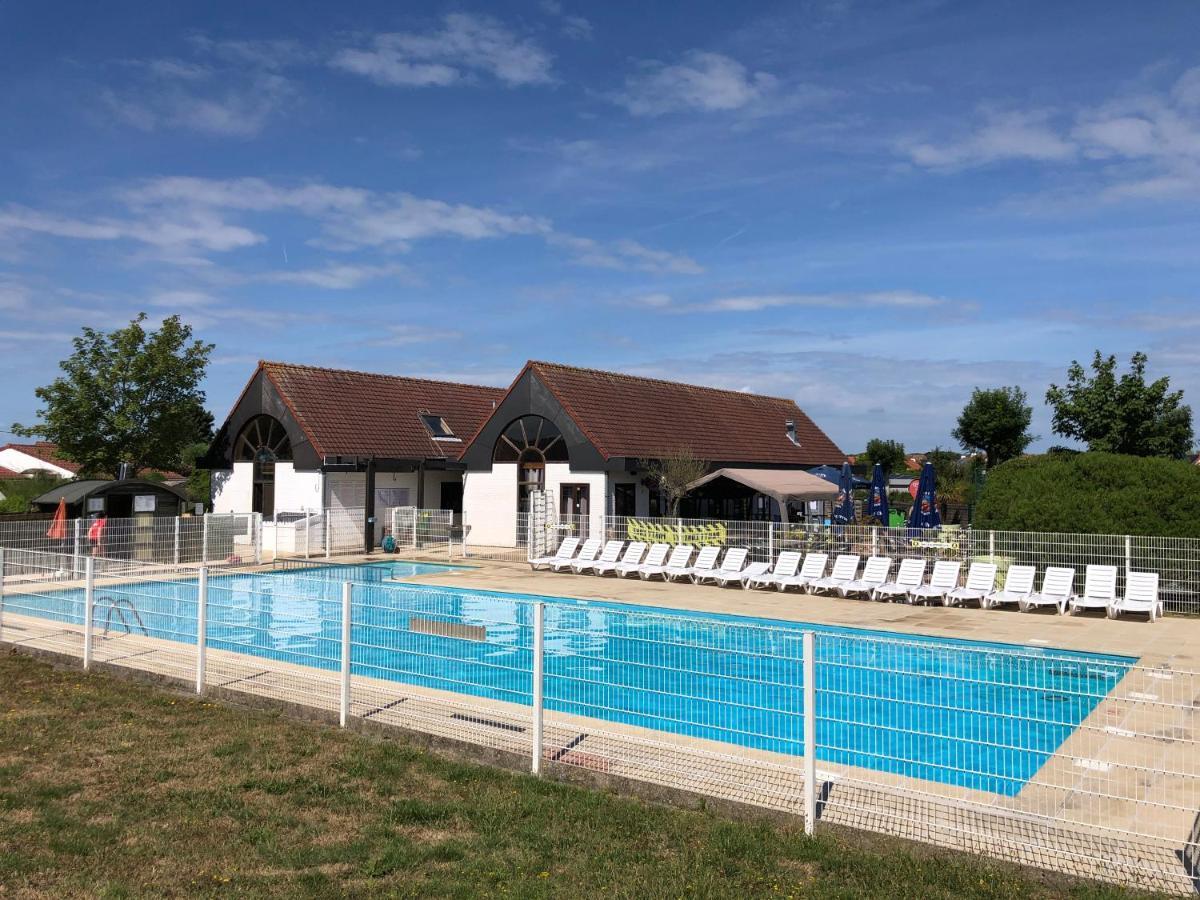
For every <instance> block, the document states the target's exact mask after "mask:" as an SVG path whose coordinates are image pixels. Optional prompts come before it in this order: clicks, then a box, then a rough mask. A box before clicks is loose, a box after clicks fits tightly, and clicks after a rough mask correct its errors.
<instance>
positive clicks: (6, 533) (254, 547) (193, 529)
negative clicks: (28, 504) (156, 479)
mask: <svg viewBox="0 0 1200 900" xmlns="http://www.w3.org/2000/svg"><path fill="white" fill-rule="evenodd" d="M53 524H54V523H53V521H52V520H51V519H17V520H12V519H2V518H0V547H10V548H13V549H21V550H37V551H40V552H43V553H49V554H65V555H68V556H75V557H80V558H82V557H84V556H89V555H95V556H99V557H103V558H105V559H109V560H127V561H132V562H140V563H153V564H158V565H180V564H184V563H193V564H196V563H205V564H208V565H222V564H225V565H229V564H232V565H239V564H243V563H255V562H260V561H261V560H262V517H261V516H260V515H258V514H257V513H228V514H227V513H208V514H206V515H203V516H182V517H176V518H167V517H151V516H146V517H142V518H130V519H116V518H109V519H106V520H105V524H104V529H103V532H102V534H101V537H100V540H99V542H95V541H92V540H91V539H89V537H88V531H89V528H90V525H91V522H90V521H88V520H85V519H70V520H67V521H66V523H65V525H64V529H65V533H64V536H63V537H61V538H59V537H52V536H51V535H52V534H53V531H52V530H51V526H52V525H53Z"/></svg>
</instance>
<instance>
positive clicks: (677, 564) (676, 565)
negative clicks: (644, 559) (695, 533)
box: [638, 544, 695, 581]
mask: <svg viewBox="0 0 1200 900" xmlns="http://www.w3.org/2000/svg"><path fill="white" fill-rule="evenodd" d="M694 549H695V548H693V547H692V545H691V544H676V545H675V548H674V549H673V550H672V551H671V555H670V557H669V558H668V559H667V562H666V564H665V565H659V566H642V567H641V568H640V569H638V574H639V575H641V576H642V580H643V581H649V580H650V579H651V578H653V577H654V576H655V575H661V576H662V577H663V580H664V581H668V580H670V578H671V573H672V572H678V571H680V570H682V569H686V568H687V565H688V562H689V561H690V560H691V558H692V553H693V552H694Z"/></svg>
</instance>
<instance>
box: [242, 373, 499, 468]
mask: <svg viewBox="0 0 1200 900" xmlns="http://www.w3.org/2000/svg"><path fill="white" fill-rule="evenodd" d="M259 366H260V367H261V368H262V369H263V371H264V374H265V375H266V377H267V378H268V379H270V381H271V383H272V384H274V386H275V388H276V390H278V391H279V394H280V397H281V398H282V399H283V401H284V403H286V404H287V406H288V408H289V410H290V411H291V413H292V415H293V416H295V418H296V421H297V422H298V423H299V425H300V427H301V428H303V429H304V432H305V434H306V435H307V436H308V439H309V440H310V441H311V442H312V445H313V449H314V450H316V452H317V453H318V454H320V455H323V456H376V457H380V458H384V459H430V458H446V459H458V457H459V456H460V455H461V454H462V451H463V450H464V449H465V448H466V446H467V438H469V437H470V436H471V435H472V434H474V433H475V431H476V429H478V428H479V426H480V425H481V424H482V423H483V421H484V420H485V419H486V418H487V417H488V416H490V415H491V413H492V410H493V409H494V408H495V405H496V403H498V402H499V401H500V398H501V397H503V396H504V390H503V389H502V388H493V387H480V386H479V385H474V384H455V383H453V382H447V381H430V380H427V379H423V378H406V377H403V376H399V375H373V374H370V373H368V372H351V371H346V370H343V369H324V368H319V367H316V366H300V365H293V364H290V363H280V362H261V363H259ZM422 413H431V414H434V415H439V416H441V417H442V418H444V419H445V420H446V423H447V424H448V425H449V426H450V430H451V431H452V432H454V434H455V435H456V436H458V437H460V438H462V440H461V441H444V440H443V441H435V440H434V439H433V437H432V436H431V435H430V433H429V430H428V429H427V428H426V427H425V423H424V422H422V421H421V414H422Z"/></svg>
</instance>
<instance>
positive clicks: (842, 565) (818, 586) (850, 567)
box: [808, 553, 862, 594]
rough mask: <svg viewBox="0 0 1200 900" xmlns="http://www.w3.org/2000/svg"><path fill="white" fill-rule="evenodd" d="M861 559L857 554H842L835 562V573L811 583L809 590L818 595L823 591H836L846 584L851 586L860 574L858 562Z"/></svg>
mask: <svg viewBox="0 0 1200 900" xmlns="http://www.w3.org/2000/svg"><path fill="white" fill-rule="evenodd" d="M861 558H862V557H860V556H859V555H858V554H857V553H843V554H841V555H840V556H839V557H838V558H837V559H835V560H834V561H833V572H831V573H830V575H829V577H828V578H818V579H817V580H816V581H811V582H809V584H808V590H809V591H810V592H811V593H814V594H818V593H820V592H821V591H834V590H837V589H838V588H840V587H841V586H842V585H844V584H849V583H850V582H851V581H853V580H854V576H855V575H856V574H857V573H858V561H859V560H860V559H861Z"/></svg>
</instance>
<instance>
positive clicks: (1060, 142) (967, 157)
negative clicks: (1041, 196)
mask: <svg viewBox="0 0 1200 900" xmlns="http://www.w3.org/2000/svg"><path fill="white" fill-rule="evenodd" d="M1049 117H1050V116H1049V113H1046V112H1018V111H1009V112H989V113H985V115H984V121H983V123H982V124H981V125H979V126H978V127H977V128H976V129H975V130H974V131H973V132H971V133H969V134H967V135H965V136H963V137H960V138H958V139H956V140H950V141H945V142H943V143H932V142H906V143H904V144H903V145H902V148H901V149H902V150H903V152H905V153H906V154H907V155H908V156H909V157H910V158H911V159H912V161H913V162H915V163H916V164H917V165H920V166H927V167H929V168H961V167H965V166H980V165H986V164H988V163H992V162H996V161H999V160H1013V159H1025V160H1038V161H1043V162H1046V161H1055V160H1066V159H1070V158H1071V157H1073V156H1074V155H1075V153H1076V148H1075V146H1074V145H1073V144H1072V143H1071V142H1070V141H1069V140H1067V139H1066V138H1064V137H1062V136H1060V135H1059V134H1057V133H1056V132H1055V130H1054V128H1053V127H1052V126H1051V125H1050V124H1048V119H1049Z"/></svg>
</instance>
